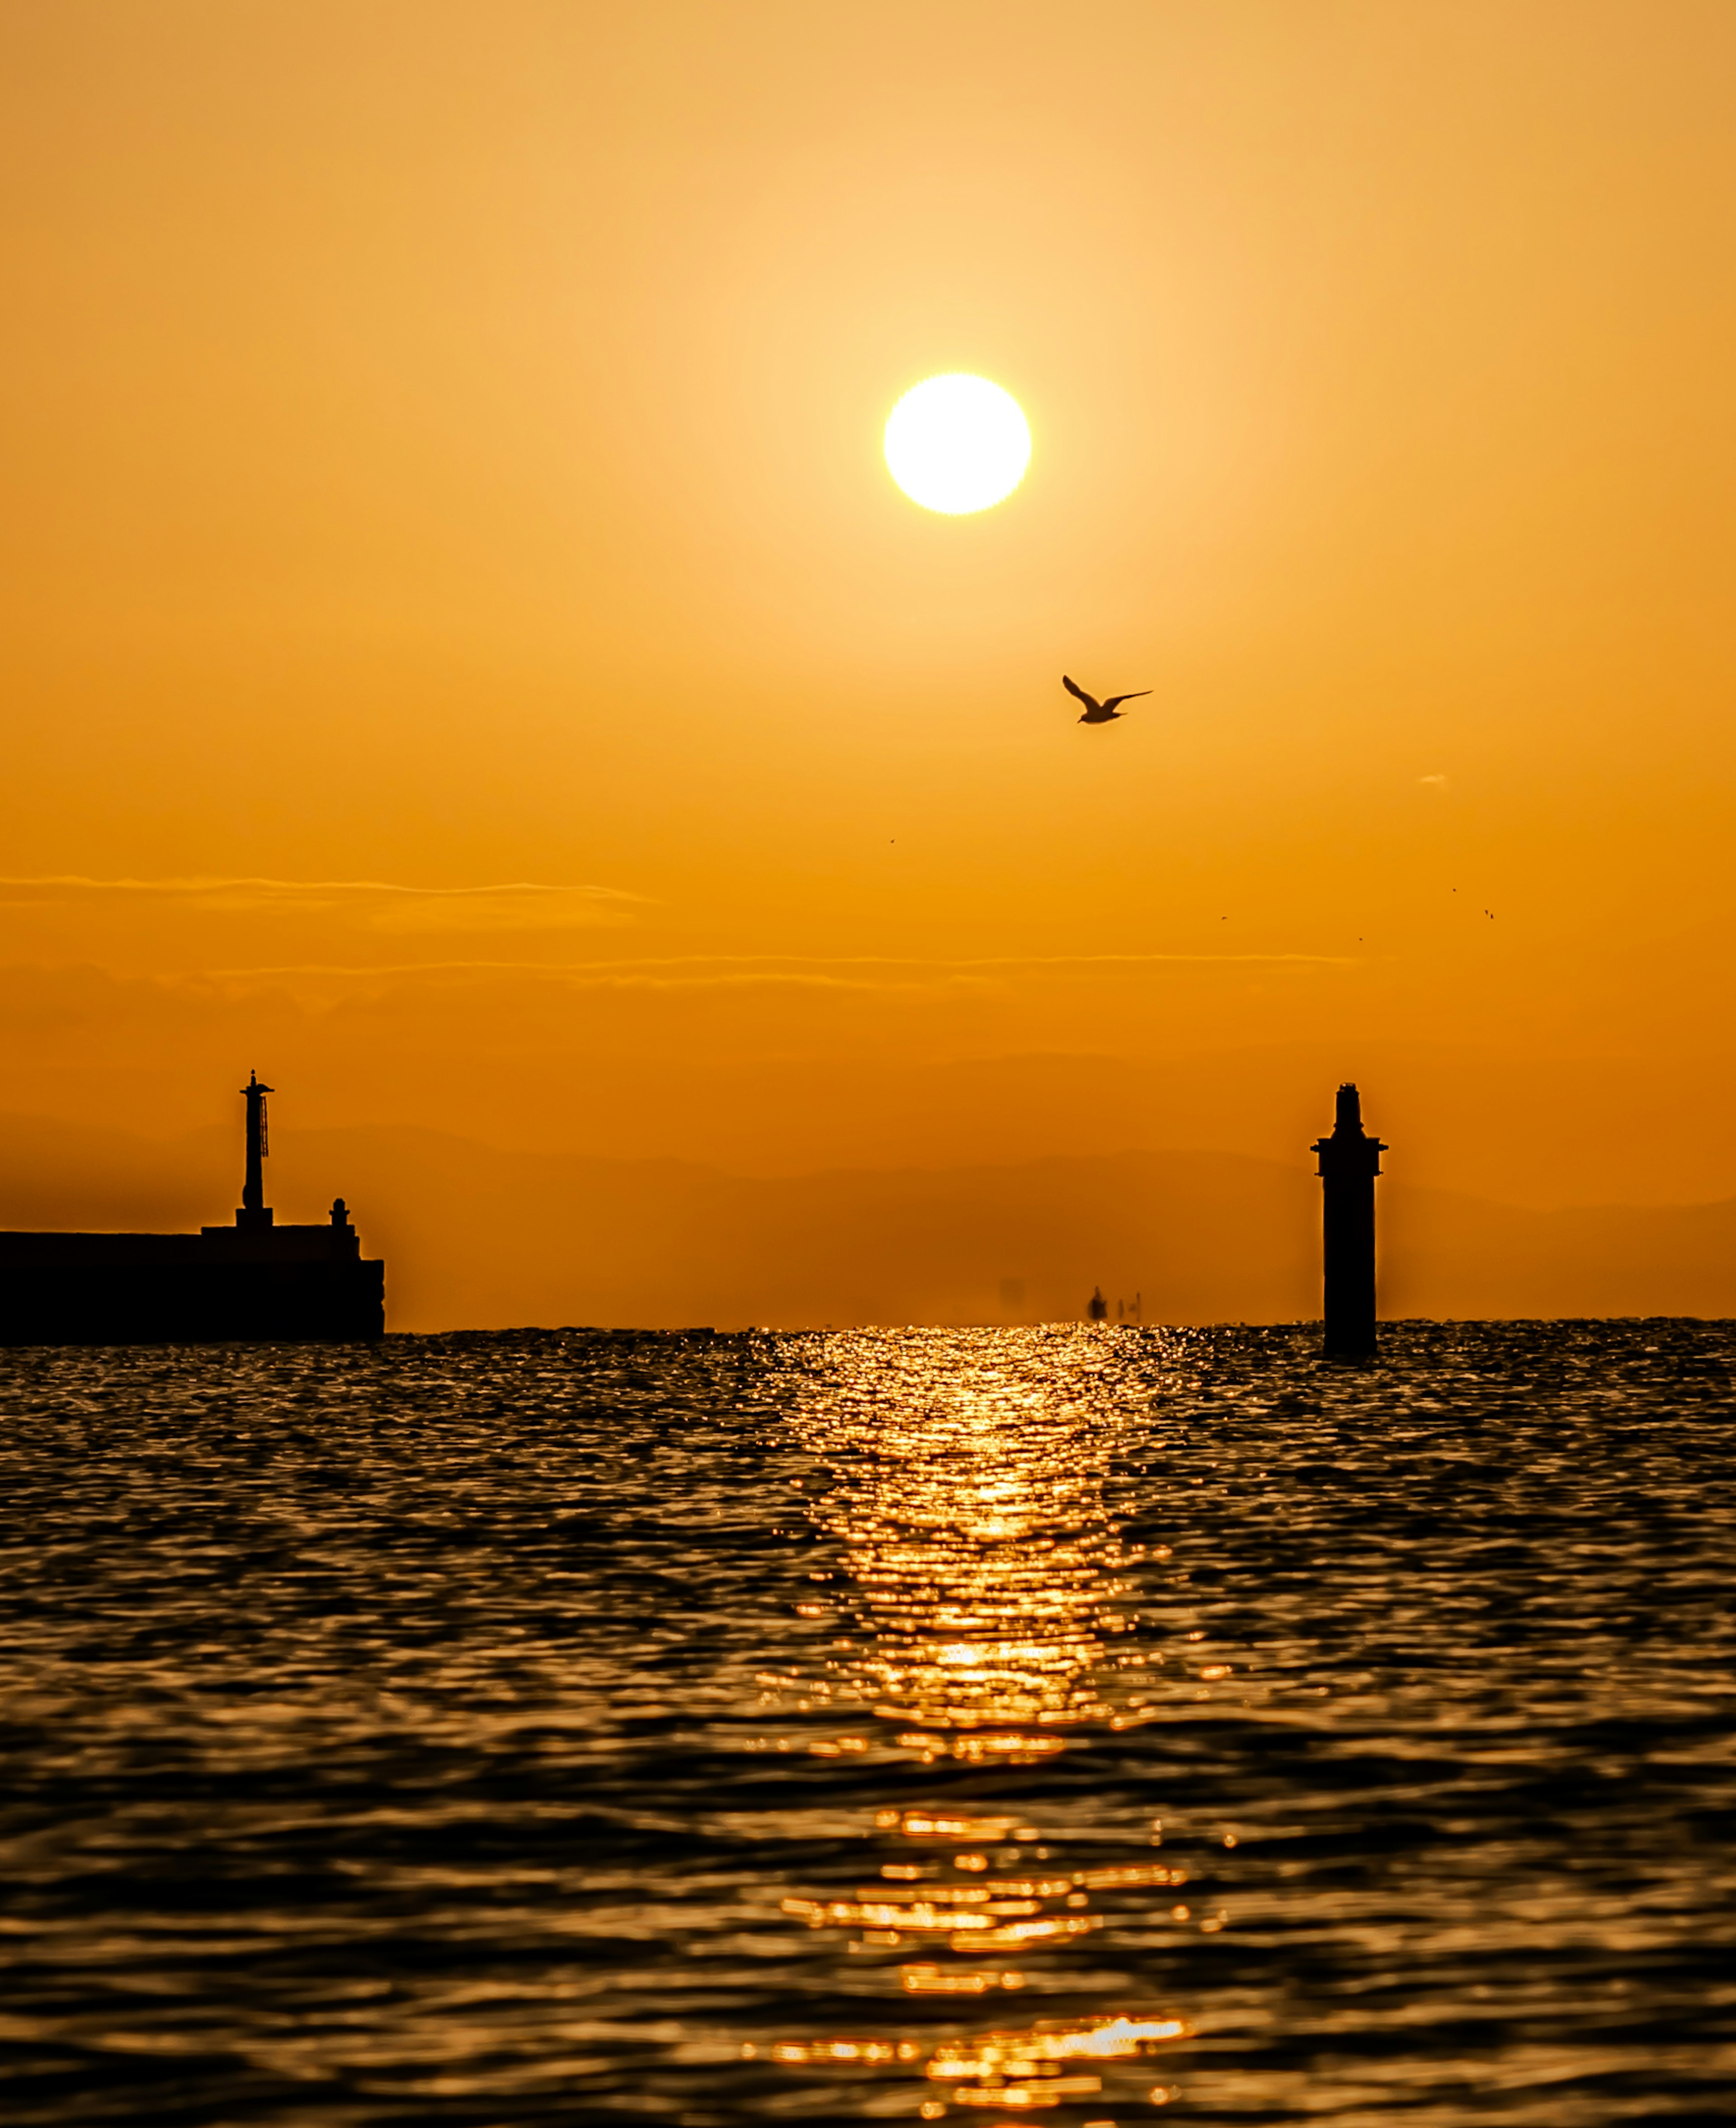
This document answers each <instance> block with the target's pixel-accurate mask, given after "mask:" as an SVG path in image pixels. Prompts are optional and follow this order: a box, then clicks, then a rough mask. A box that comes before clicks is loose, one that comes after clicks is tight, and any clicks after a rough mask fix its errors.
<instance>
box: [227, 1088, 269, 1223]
mask: <svg viewBox="0 0 1736 2128" xmlns="http://www.w3.org/2000/svg"><path fill="white" fill-rule="evenodd" d="M270 1091H271V1088H270V1087H269V1086H262V1085H260V1083H259V1075H258V1073H257V1072H254V1071H249V1073H248V1075H247V1084H246V1085H244V1087H243V1088H242V1089H241V1093H242V1097H243V1098H244V1100H245V1101H246V1103H247V1180H246V1181H245V1182H244V1184H243V1185H241V1209H240V1211H239V1212H237V1213H236V1214H235V1224H236V1225H237V1226H238V1227H268V1226H269V1225H270V1224H271V1208H270V1207H269V1205H268V1204H267V1203H266V1201H265V1166H264V1161H265V1152H266V1142H265V1096H266V1095H268V1093H270Z"/></svg>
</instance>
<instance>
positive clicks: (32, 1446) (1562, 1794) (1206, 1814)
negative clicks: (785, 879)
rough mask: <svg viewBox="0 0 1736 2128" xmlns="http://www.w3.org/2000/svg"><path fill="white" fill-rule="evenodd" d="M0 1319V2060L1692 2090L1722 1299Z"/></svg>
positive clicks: (178, 2108) (578, 2077)
mask: <svg viewBox="0 0 1736 2128" xmlns="http://www.w3.org/2000/svg"><path fill="white" fill-rule="evenodd" d="M1316 1334H1317V1333H1316V1332H1310V1331H1302V1330H1293V1329H1275V1330H1273V1329H1268V1330H1259V1329H1229V1330H1211V1331H1202V1330H1193V1331H1181V1332H1172V1331H1164V1330H1155V1329H1145V1330H1137V1329H1133V1328H1126V1329H1121V1328H1116V1329H1109V1328H1103V1329H1084V1328H1076V1329H1074V1328H1057V1329H1054V1330H1004V1331H967V1332H942V1331H885V1332H850V1333H847V1334H839V1335H831V1334H805V1335H800V1336H781V1337H780V1336H771V1335H766V1334H749V1335H742V1336H728V1337H723V1336H719V1337H713V1336H711V1335H709V1334H707V1333H695V1334H692V1335H689V1336H679V1335H656V1336H646V1335H642V1336H635V1335H628V1334H610V1333H603V1332H548V1333H538V1332H522V1333H510V1334H507V1333H503V1334H500V1335H487V1336H468V1337H426V1338H410V1337H395V1338H391V1339H389V1340H388V1341H387V1342H386V1343H385V1344H384V1345H383V1346H382V1347H377V1348H374V1349H368V1348H363V1347H330V1348H319V1347H301V1348H287V1347H279V1348H251V1349H249V1348H242V1347H232V1348H212V1349H206V1350H203V1351H92V1352H76V1351H55V1352H49V1351H38V1352H26V1353H13V1354H11V1355H8V1356H5V1357H4V1359H3V1360H0V1413H3V1425H0V1463H3V1469H0V1482H3V1484H4V1486H5V1496H6V1499H7V1515H6V1519H5V1523H4V1535H3V1551H0V1622H3V1632H0V1695H3V1696H0V1717H3V1723H4V1763H5V1765H6V1767H7V1780H6V1783H5V1793H4V1801H3V1805H0V1812H3V1814H0V1837H3V1845H4V1873H5V1881H6V1886H7V1892H6V1898H5V1902H4V1916H3V1921H0V2031H3V2032H4V2035H5V2040H6V2048H5V2054H4V2057H3V2064H0V2115H3V2116H4V2117H5V2118H6V2119H7V2121H15V2122H20V2123H35V2122H49V2121H54V2122H57V2123H58V2122H64V2121H129V2122H131V2121H152V2122H164V2123H181V2122H186V2123H194V2122H199V2123H205V2122H212V2123H215V2122H231V2121H273V2122H282V2123H290V2122H320V2123H328V2122H329V2123H334V2124H335V2123H346V2124H347V2123H376V2122H378V2123H386V2122H392V2123H406V2124H409V2123H419V2122H430V2121H439V2122H447V2121H451V2122H465V2123H477V2124H483V2123H497V2122H506V2121H550V2122H553V2121H562V2122H584V2123H587V2124H588V2123H599V2124H607V2123H615V2122H619V2123H628V2122H633V2123H643V2121H647V2119H651V2120H668V2121H679V2122H690V2123H695V2124H704V2123H711V2122H717V2123H731V2122H736V2121H766V2120H790V2121H852V2120H870V2119H912V2120H914V2119H918V2118H927V2119H931V2120H932V2119H937V2118H941V2117H946V2118H948V2119H951V2120H954V2121H981V2122H984V2123H985V2124H991V2128H992V2124H995V2123H1000V2122H1005V2121H1043V2122H1054V2123H1056V2124H1070V2128H1085V2124H1088V2123H1106V2122H1111V2121H1113V2122H1117V2123H1122V2124H1125V2123H1128V2122H1133V2121H1144V2120H1148V2119H1155V2118H1157V2117H1158V2116H1159V2115H1160V2114H1161V2115H1162V2116H1163V2117H1164V2118H1166V2119H1168V2118H1180V2119H1187V2118H1198V2119H1200V2120H1208V2121H1223V2122H1229V2121H1239V2122H1286V2121H1304V2120H1306V2121H1311V2122H1321V2121H1330V2122H1333V2123H1336V2124H1349V2123H1356V2124H1374V2123H1387V2122H1391V2121H1395V2120H1400V2119H1402V2120H1405V2121H1415V2122H1416V2123H1418V2124H1425V2123H1426V2124H1435V2123H1438V2124H1442V2128H1445V2124H1448V2123H1453V2124H1458V2123H1461V2122H1463V2121H1466V2120H1468V2119H1471V2118H1475V2119H1476V2120H1477V2121H1492V2122H1499V2123H1514V2124H1518V2123H1536V2124H1539V2128H1540V2124H1545V2123H1547V2124H1549V2128H1561V2124H1579V2123H1584V2124H1587V2128H1591V2124H1593V2123H1596V2124H1604V2123H1608V2122H1610V2121H1625V2120H1636V2121H1637V2120H1670V2121H1682V2122H1686V2121H1713V2120H1721V2119H1725V2118H1728V2117H1729V2114H1730V2112H1731V2111H1732V2110H1733V2109H1736V1896H1733V1895H1736V1763H1733V1750H1732V1746H1733V1742H1736V1622H1733V1620H1732V1616H1731V1603H1730V1591H1731V1589H1732V1587H1733V1586H1736V1476H1733V1452H1732V1451H1733V1425H1732V1421H1733V1416H1736V1389H1733V1368H1736V1325H1729V1324H1724V1323H1682V1322H1662V1321H1659V1322H1626V1323H1549V1324H1523V1323H1520V1324H1514V1323H1504V1324H1492V1325H1478V1324H1459V1325H1432V1324H1407V1325H1400V1326H1397V1327H1396V1328H1388V1329H1387V1332H1385V1345H1384V1350H1383V1356H1382V1360H1381V1362H1380V1364H1379V1365H1378V1366H1373V1367H1370V1368H1368V1369H1358V1368H1347V1367H1328V1366H1325V1365H1324V1364H1323V1363H1321V1361H1319V1360H1318V1358H1317V1357H1316V1351H1315V1345H1316Z"/></svg>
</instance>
